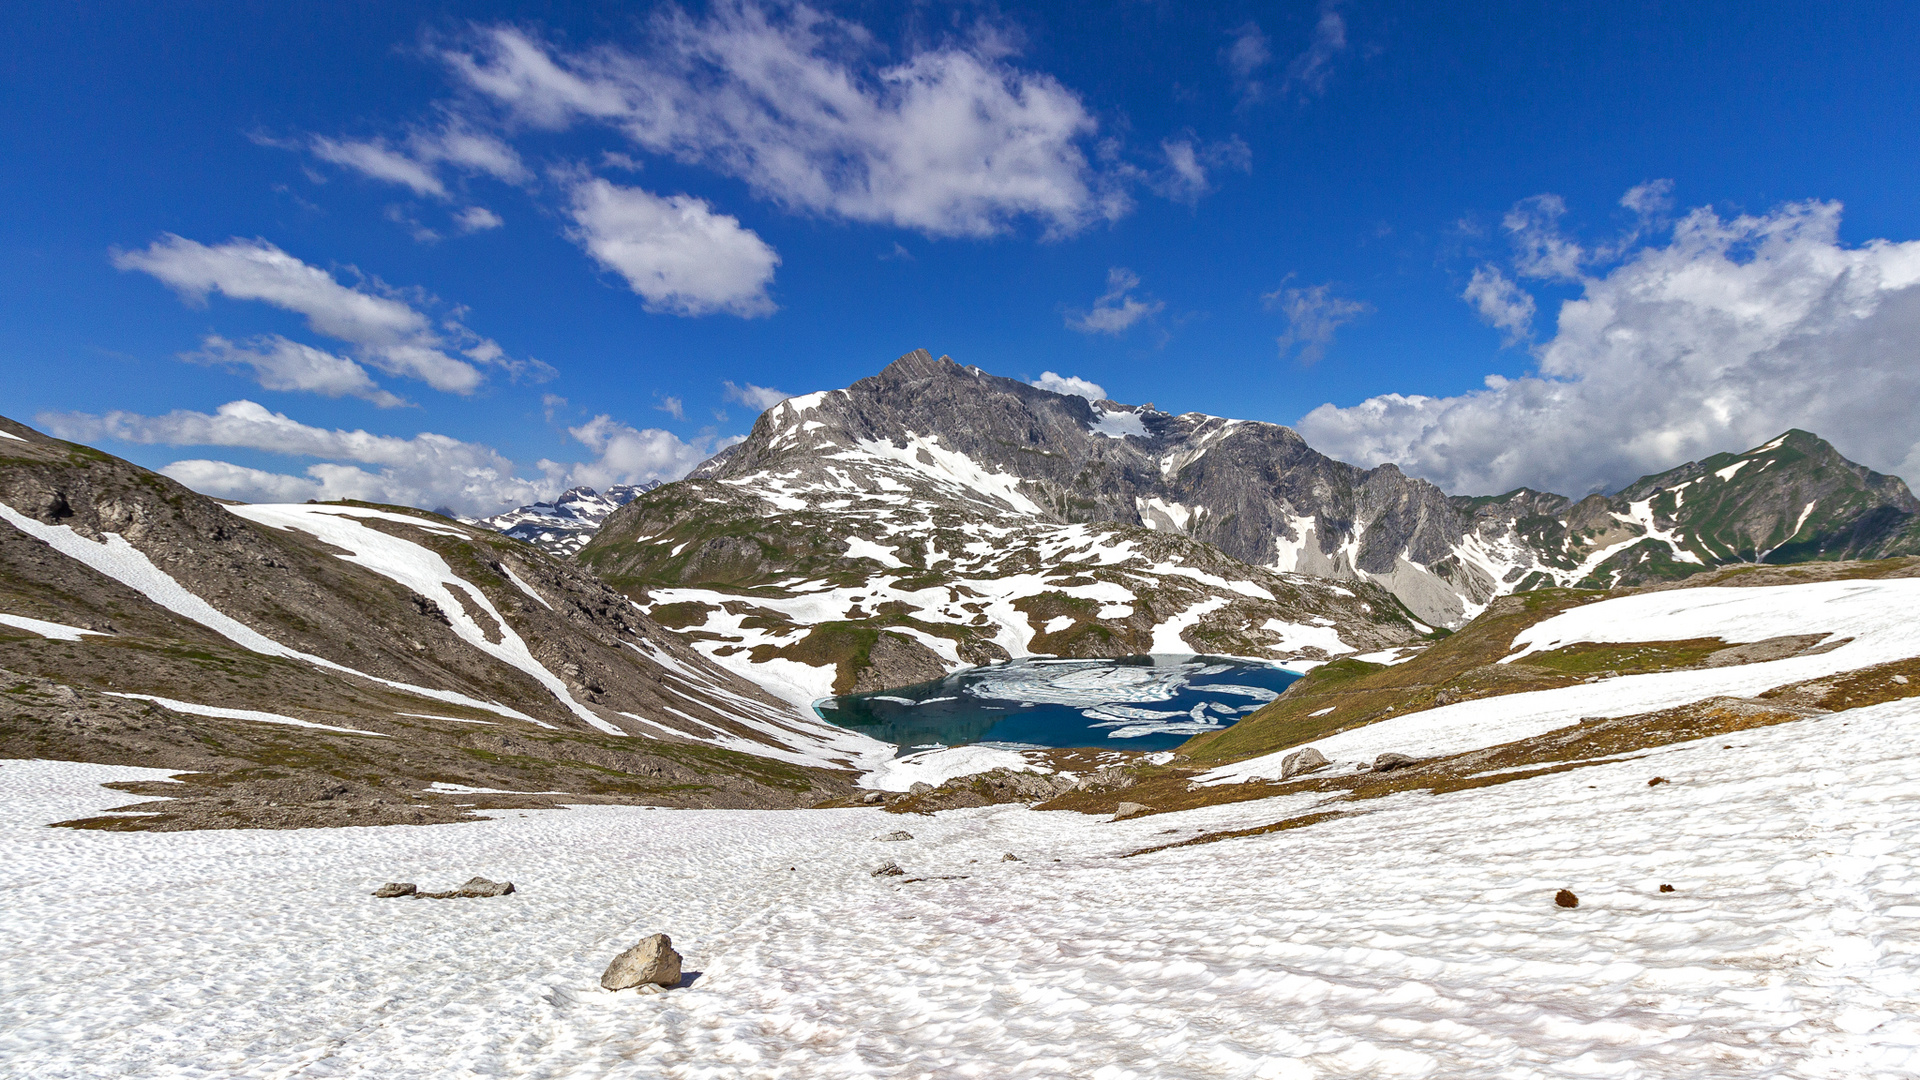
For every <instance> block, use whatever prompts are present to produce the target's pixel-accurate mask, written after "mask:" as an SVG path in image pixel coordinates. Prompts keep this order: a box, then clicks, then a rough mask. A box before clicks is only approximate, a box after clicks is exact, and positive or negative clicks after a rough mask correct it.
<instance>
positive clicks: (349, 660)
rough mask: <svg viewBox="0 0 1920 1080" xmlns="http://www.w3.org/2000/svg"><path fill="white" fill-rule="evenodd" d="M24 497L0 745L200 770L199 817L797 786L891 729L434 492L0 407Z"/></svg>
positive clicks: (720, 800)
mask: <svg viewBox="0 0 1920 1080" xmlns="http://www.w3.org/2000/svg"><path fill="white" fill-rule="evenodd" d="M0 518H4V519H5V523H4V524H0V668H4V669H5V670H6V672H7V674H6V675H5V678H6V680H7V686H8V689H7V690H6V693H5V694H4V695H0V756H18V757H58V758H70V759H75V760H90V761H102V762H108V763H136V762H137V763H140V764H157V765H160V766H162V767H169V768H181V769H197V770H203V776H202V777H201V783H200V786H201V787H204V788H206V790H207V791H208V792H209V795H208V801H207V802H206V803H205V804H204V805H200V806H198V809H194V810H192V812H191V813H189V809H188V808H187V804H186V803H181V804H179V805H180V806H181V807H182V809H180V810H179V811H177V812H176V813H175V816H176V817H179V818H181V819H182V820H185V819H187V818H192V819H193V820H194V821H196V822H198V823H201V824H206V823H209V822H212V823H219V821H220V820H221V819H222V818H221V815H222V814H229V813H230V815H231V816H235V817H236V820H238V819H242V818H244V819H245V820H246V821H247V822H258V821H260V820H268V819H273V820H278V819H281V818H285V819H288V820H290V821H298V822H304V821H306V820H307V818H308V817H313V818H316V819H324V820H328V821H331V822H332V823H336V824H339V823H352V821H366V822H368V823H371V822H373V821H379V820H414V819H416V817H417V816H418V817H420V819H433V818H435V817H436V816H438V817H445V816H446V815H448V814H450V813H458V811H457V810H452V809H450V808H449V807H448V806H447V805H444V804H446V803H447V801H448V800H447V798H446V797H445V796H443V795H436V794H434V791H433V790H430V789H431V788H432V786H433V785H439V786H440V787H441V788H443V789H446V790H463V791H465V792H466V793H465V794H464V795H462V796H461V798H460V801H461V802H465V803H472V802H473V801H475V798H476V795H475V794H474V793H473V792H472V791H471V790H468V789H483V791H482V792H481V794H480V795H479V796H477V797H479V798H481V799H482V800H483V801H484V799H486V798H495V797H508V796H509V795H510V794H511V793H524V792H533V793H537V796H536V798H538V799H545V798H546V797H547V796H559V795H564V796H565V797H566V800H565V801H581V800H582V799H584V800H586V801H594V800H606V799H612V800H618V801H638V802H659V803H669V804H681V805H732V806H757V805H793V804H796V803H810V802H812V801H817V800H818V798H821V797H824V796H825V795H826V794H832V793H837V792H839V791H843V790H845V789H846V788H847V786H848V785H849V783H850V781H851V779H852V774H851V773H849V772H847V771H845V770H847V769H849V768H851V767H853V766H854V765H855V764H857V763H858V762H859V761H860V760H862V759H863V758H864V757H867V756H873V755H875V754H884V753H885V752H886V749H885V748H884V747H882V746H880V745H879V744H876V743H872V742H871V741H870V740H865V739H862V738H860V737H858V736H855V735H853V734H851V733H849V732H846V731H843V730H841V729H837V728H832V727H829V726H827V725H825V724H822V723H820V722H818V721H817V720H815V719H813V718H812V717H811V715H810V714H803V713H802V712H800V711H798V710H796V709H794V708H792V707H791V706H790V705H788V704H787V703H785V702H782V701H779V700H777V699H775V698H772V697H770V696H768V695H767V694H766V693H765V692H763V691H761V690H760V689H758V688H757V687H756V686H754V685H753V684H752V683H750V682H748V681H746V680H743V679H741V678H739V677H737V676H735V675H733V674H731V673H729V672H727V671H726V670H725V669H723V668H721V667H718V666H716V665H714V664H712V663H710V662H709V661H708V660H707V659H706V658H705V657H703V656H701V655H700V654H699V653H697V652H695V651H694V650H692V649H689V648H687V647H686V646H685V645H684V644H682V643H681V642H680V641H679V640H678V639H676V638H675V637H674V635H672V634H670V633H668V632H666V631H664V630H662V629H661V628H660V626H659V625H658V624H656V623H655V622H653V621H652V620H651V619H649V618H647V617H646V616H645V615H644V614H642V613H641V612H640V611H638V610H637V609H635V607H634V606H633V604H632V603H631V602H629V601H628V600H627V598H626V597H624V596H621V595H620V594H619V593H617V592H615V591H613V590H611V589H609V588H607V587H606V586H605V585H603V584H601V583H600V582H599V581H597V580H595V579H594V578H593V577H592V576H590V575H588V574H586V573H583V572H582V571H581V570H580V569H579V568H578V567H577V566H575V565H574V564H572V563H570V562H567V561H563V560H559V559H556V558H553V557H551V556H549V555H546V554H545V553H543V552H541V551H539V550H537V549H535V548H533V547H530V546H528V545H526V544H522V543H518V542H516V541H513V540H510V539H508V538H506V537H504V536H501V535H499V534H497V533H494V532H492V531H490V530H486V529H480V528H474V527H470V526H467V525H463V524H460V523H457V522H453V521H450V520H448V519H445V518H441V517H438V516H436V515H433V514H428V513H425V512H423V511H417V510H408V509H403V508H398V507H378V506H371V505H366V504H345V503H329V504H307V505H286V506H256V505H224V504H222V503H219V502H216V501H214V500H211V499H208V498H205V497H203V496H200V495H197V494H195V493H193V492H191V491H188V490H187V489H185V488H183V487H181V486H180V485H178V484H176V483H174V482H173V481H172V480H169V479H167V478H166V477H163V476H160V475H158V474H156V473H152V472H149V471H147V470H145V469H142V468H139V467H138V466H135V465H132V464H130V463H128V462H125V461H122V460H119V459H117V458H114V457H111V456H109V455H107V454H103V453H100V452H99V451H96V450H93V449H90V448H88V447H84V446H79V445H76V444H71V443H64V442H60V441H57V440H54V439H51V438H48V437H46V436H43V435H41V434H39V433H38V432H35V431H33V430H32V429H30V428H27V427H25V426H23V425H20V424H16V423H13V422H11V421H5V420H0ZM448 785H451V787H450V788H449V787H448ZM486 791H496V792H499V793H506V794H499V795H487V794H486ZM328 792H332V794H327V793H328ZM214 794H218V798H214V797H213V795H214ZM221 799H225V800H227V802H226V803H222V802H220V800H221ZM307 804H313V805H311V806H309V805H307ZM223 806H224V807H227V808H228V809H227V810H222V809H219V808H220V807H223ZM347 806H353V807H355V808H357V809H356V811H355V812H356V813H357V814H358V815H359V816H358V817H357V818H354V819H352V820H347V819H344V818H343V817H342V815H343V814H345V810H344V809H343V808H344V807H347ZM296 808H297V809H296ZM195 814H198V815H199V816H198V817H194V815H195ZM302 815H306V816H305V817H303V816H302Z"/></svg>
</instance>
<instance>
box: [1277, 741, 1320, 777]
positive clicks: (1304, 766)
mask: <svg viewBox="0 0 1920 1080" xmlns="http://www.w3.org/2000/svg"><path fill="white" fill-rule="evenodd" d="M1326 765H1327V756H1326V755H1325V754H1322V753H1321V752H1320V751H1318V750H1315V749H1314V748H1313V747H1311V746H1309V747H1307V748H1306V749H1305V750H1295V751H1294V752H1293V753H1291V754H1288V755H1287V756H1286V757H1283V758H1281V759H1280V779H1282V780H1289V779H1292V778H1293V777H1296V776H1302V775H1305V774H1306V773H1310V772H1313V771H1314V770H1315V769H1324V768H1326Z"/></svg>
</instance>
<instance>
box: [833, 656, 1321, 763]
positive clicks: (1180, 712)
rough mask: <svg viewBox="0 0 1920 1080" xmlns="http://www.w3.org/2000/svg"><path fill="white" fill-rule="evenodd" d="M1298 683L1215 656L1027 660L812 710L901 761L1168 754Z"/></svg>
mask: <svg viewBox="0 0 1920 1080" xmlns="http://www.w3.org/2000/svg"><path fill="white" fill-rule="evenodd" d="M1299 677H1300V676H1299V675H1298V674H1296V673H1295V672H1291V671H1287V670H1286V669H1284V668H1277V667H1274V666H1273V665H1271V664H1260V663H1254V662H1251V661H1247V660H1236V659H1232V658H1229V657H1219V656H1128V657H1123V658H1121V659H1118V660H1042V659H1027V660H1013V661H1010V662H1008V663H1005V664H992V665H989V666H986V667H977V668H968V669H967V670H965V671H960V672H955V673H954V674H952V675H949V676H947V677H946V678H944V679H938V680H935V681H933V682H925V683H919V684H917V685H914V686H903V687H898V688H896V689H891V690H882V691H880V692H878V693H872V694H850V695H848V696H846V697H838V698H827V699H825V700H822V701H820V702H818V703H816V704H815V706H814V708H815V709H816V710H817V711H818V712H819V714H820V715H821V717H823V718H824V719H826V720H827V721H829V722H831V723H834V724H837V725H839V726H841V727H846V728H852V729H854V730H856V731H860V732H863V733H865V734H867V735H871V736H873V737H874V738H876V739H879V740H881V741H883V742H890V743H894V744H895V745H897V746H899V747H900V752H901V753H902V754H908V753H913V752H915V751H918V750H924V749H928V748H930V747H933V746H961V745H965V744H967V743H982V742H992V743H1014V744H1024V745H1028V746H1049V747H1099V748H1102V749H1108V750H1171V749H1172V748H1174V747H1176V746H1179V745H1180V744H1181V743H1183V742H1186V741H1187V740H1188V739H1190V738H1192V737H1194V736H1195V735H1198V734H1201V733H1202V732H1208V731H1219V730H1220V729H1222V728H1225V727H1229V726H1231V725H1232V724H1233V723H1234V722H1235V721H1236V720H1238V719H1240V718H1241V717H1242V716H1245V715H1246V714H1248V713H1250V712H1253V711H1254V710H1255V709H1258V708H1260V707H1261V706H1262V705H1265V704H1266V703H1267V702H1269V701H1272V700H1273V699H1274V698H1275V697H1278V696H1279V694H1280V691H1282V690H1284V689H1286V688H1287V686H1288V684H1290V683H1292V682H1293V681H1294V680H1296V679H1298V678H1299Z"/></svg>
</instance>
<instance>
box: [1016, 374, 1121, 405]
mask: <svg viewBox="0 0 1920 1080" xmlns="http://www.w3.org/2000/svg"><path fill="white" fill-rule="evenodd" d="M1031 385H1034V386H1037V387H1039V388H1040V389H1042V390H1051V391H1053V392H1054V393H1056V394H1072V395H1074V396H1075V397H1083V398H1086V399H1087V400H1088V401H1106V400H1108V399H1107V391H1106V388H1105V387H1103V386H1101V385H1100V384H1099V383H1097V382H1092V381H1090V380H1087V379H1082V378H1080V377H1078V376H1076V375H1056V374H1054V373H1053V372H1051V371H1043V372H1041V373H1040V377H1039V378H1037V379H1035V380H1033V382H1032V384H1031Z"/></svg>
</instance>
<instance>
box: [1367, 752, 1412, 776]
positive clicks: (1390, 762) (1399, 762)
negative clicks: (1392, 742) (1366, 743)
mask: <svg viewBox="0 0 1920 1080" xmlns="http://www.w3.org/2000/svg"><path fill="white" fill-rule="evenodd" d="M1418 764H1420V759H1419V758H1412V757H1408V756H1407V755H1405V754H1381V755H1380V756H1379V757H1376V758H1374V759H1373V771H1374V772H1392V771H1394V770H1395V769H1404V768H1406V767H1407V766H1409V765H1418Z"/></svg>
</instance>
